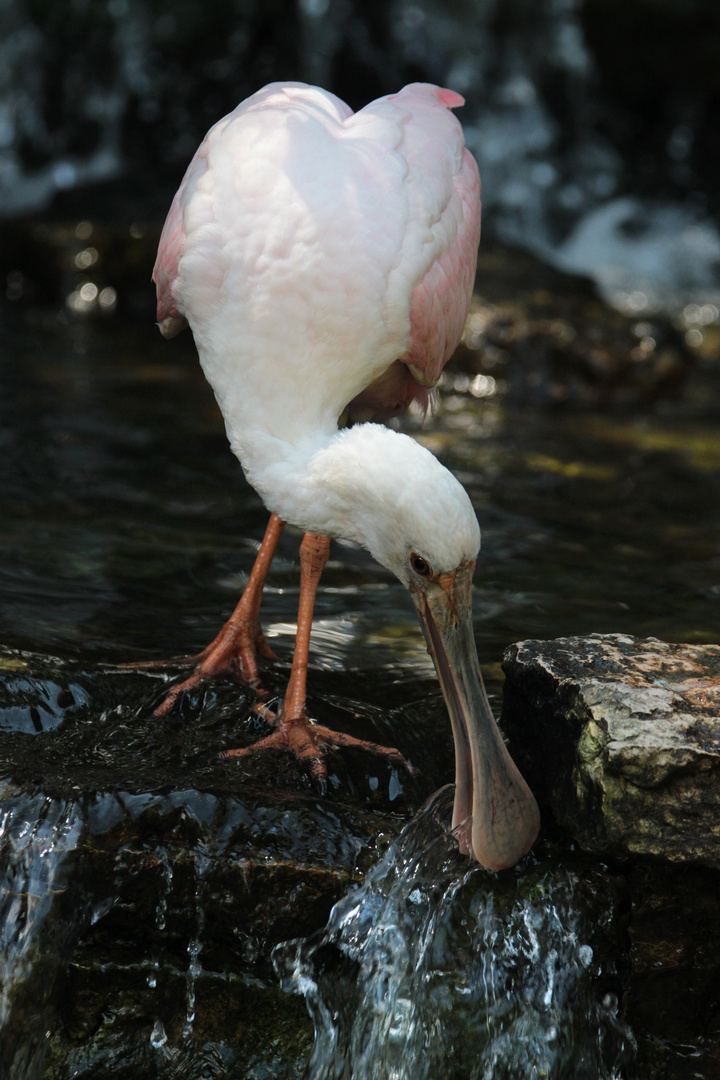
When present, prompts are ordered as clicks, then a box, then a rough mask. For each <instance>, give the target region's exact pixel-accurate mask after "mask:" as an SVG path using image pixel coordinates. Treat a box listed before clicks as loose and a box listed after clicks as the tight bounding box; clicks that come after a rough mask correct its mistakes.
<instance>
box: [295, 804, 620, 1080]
mask: <svg viewBox="0 0 720 1080" xmlns="http://www.w3.org/2000/svg"><path fill="white" fill-rule="evenodd" d="M451 805H452V792H451V791H449V790H448V789H442V790H441V791H440V792H439V793H438V794H437V795H436V796H434V797H433V799H432V800H431V801H430V803H429V804H428V805H427V806H426V807H425V808H423V810H422V811H421V812H420V814H418V815H417V817H416V818H415V819H414V820H413V822H412V823H411V824H410V825H409V826H408V827H407V828H406V829H405V830H404V831H403V833H402V834H401V836H400V837H399V839H398V840H397V841H396V843H395V844H394V845H393V846H392V848H391V849H390V850H389V851H388V852H387V853H386V855H385V856H384V857H383V858H382V859H381V860H380V862H379V863H378V864H377V865H376V866H375V867H373V869H372V870H371V871H370V873H369V874H368V875H367V877H366V878H365V880H364V882H363V883H362V885H359V886H357V887H356V888H355V889H353V890H352V891H351V892H349V893H348V895H347V896H346V897H345V898H344V899H343V900H342V901H341V902H340V903H339V904H337V905H336V906H335V908H334V909H333V911H332V914H331V916H330V919H329V921H328V924H327V926H326V928H325V930H324V931H322V932H321V933H318V934H316V935H315V936H314V937H313V938H311V939H308V940H305V941H301V942H299V943H292V942H291V943H288V944H286V945H281V946H278V948H276V950H275V954H274V955H275V966H276V969H277V970H278V972H279V974H280V975H281V977H282V979H283V986H284V987H285V988H286V989H288V990H291V991H293V992H295V993H298V994H302V995H303V996H304V997H305V1000H306V1002H307V1006H308V1009H309V1011H310V1014H311V1016H312V1018H313V1023H314V1025H315V1045H314V1049H313V1053H312V1056H311V1059H310V1062H309V1065H308V1070H307V1073H306V1076H307V1078H308V1080H339V1078H340V1077H343V1076H345V1077H347V1076H351V1077H353V1078H355V1080H371V1078H372V1080H425V1078H428V1080H430V1078H434V1077H438V1076H442V1077H447V1078H448V1080H450V1078H454V1077H457V1078H458V1080H459V1078H460V1077H464V1078H465V1077H466V1078H470V1080H480V1078H482V1080H498V1078H507V1080H510V1078H517V1080H521V1078H523V1080H528V1078H535V1077H547V1078H548V1080H562V1078H569V1077H573V1080H617V1078H618V1077H620V1075H621V1072H620V1070H621V1068H622V1066H623V1064H627V1063H628V1062H629V1061H630V1060H631V1058H632V1053H633V1049H634V1045H633V1036H632V1034H631V1032H630V1031H629V1030H628V1028H627V1027H626V1025H625V1024H624V1023H623V1022H622V1021H621V1020H620V1019H619V1017H618V990H619V985H620V984H619V980H618V972H617V967H616V960H615V958H614V956H613V952H612V946H613V944H615V946H616V945H617V943H612V942H611V941H610V940H608V939H609V937H610V935H609V934H608V927H612V925H613V914H614V913H613V905H614V904H617V898H616V897H613V896H612V895H610V894H609V890H608V888H607V883H606V882H605V881H604V880H603V878H602V875H599V874H597V872H596V871H593V870H592V869H591V868H590V867H589V866H586V867H584V868H581V867H580V866H578V864H577V863H576V864H575V866H573V867H570V866H568V865H565V864H564V863H563V860H562V858H558V857H557V855H556V856H555V858H548V856H547V853H546V852H542V853H540V854H536V855H535V856H533V857H531V858H529V859H526V860H525V861H524V863H523V865H522V866H520V867H519V868H517V869H516V870H515V871H514V872H513V873H508V874H503V875H500V876H498V875H495V874H492V873H488V872H486V871H483V870H482V869H480V868H479V867H477V866H476V867H473V868H471V869H468V866H467V863H466V862H465V861H464V860H463V859H462V858H461V857H460V856H459V855H458V854H457V852H456V851H453V846H452V844H450V843H449V842H448V835H447V824H448V820H449V817H450V813H451ZM603 939H605V940H603ZM608 956H609V958H608Z"/></svg>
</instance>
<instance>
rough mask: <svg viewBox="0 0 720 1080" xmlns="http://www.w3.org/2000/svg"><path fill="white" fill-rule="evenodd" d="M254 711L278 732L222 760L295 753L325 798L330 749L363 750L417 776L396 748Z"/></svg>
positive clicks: (257, 708) (262, 709)
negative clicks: (276, 752)
mask: <svg viewBox="0 0 720 1080" xmlns="http://www.w3.org/2000/svg"><path fill="white" fill-rule="evenodd" d="M254 711H255V712H256V713H257V714H258V715H259V716H262V718H263V719H264V720H266V721H267V722H268V723H270V724H272V725H273V728H274V730H273V731H272V732H271V733H270V734H269V735H266V736H265V738H263V739H260V740H258V742H256V743H253V744H252V745H251V746H246V747H243V748H242V749H239V750H222V751H220V753H219V754H218V759H219V760H220V761H229V760H233V761H237V760H240V759H242V758H248V757H250V756H251V755H252V754H256V753H261V752H263V751H265V750H282V751H284V752H285V753H289V754H292V755H293V757H295V758H297V760H298V761H299V762H300V763H301V764H302V765H303V766H304V767H305V769H306V770H307V772H308V774H309V776H310V779H311V780H312V782H313V785H314V786H315V787H316V788H317V789H318V791H319V793H320V794H321V795H325V794H327V783H328V776H327V766H326V764H325V753H326V752H327V751H328V750H341V749H348V748H350V749H354V750H363V751H364V752H365V753H367V754H373V755H374V756H376V757H381V758H384V759H385V760H386V761H388V762H390V764H391V765H394V766H395V767H396V768H402V769H404V770H405V771H406V772H407V773H409V775H410V776H414V775H415V770H414V769H413V767H412V766H411V765H410V764H409V762H407V761H406V760H405V758H404V757H403V755H402V754H401V753H400V751H399V750H397V749H396V748H395V747H394V746H381V745H380V744H379V743H375V742H370V741H369V740H367V739H358V738H356V737H355V736H354V735H348V734H347V732H344V731H333V730H332V729H331V728H328V727H325V725H324V724H318V723H316V722H315V721H314V720H309V719H308V718H307V717H306V716H300V717H296V718H294V719H285V718H284V717H282V715H281V714H278V713H274V712H273V711H272V710H271V709H270V708H268V706H266V705H262V704H257V705H256V706H255V709H254Z"/></svg>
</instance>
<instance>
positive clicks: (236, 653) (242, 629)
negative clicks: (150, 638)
mask: <svg viewBox="0 0 720 1080" xmlns="http://www.w3.org/2000/svg"><path fill="white" fill-rule="evenodd" d="M258 655H260V656H263V657H265V658H266V659H267V660H277V657H276V655H275V653H274V652H273V651H272V649H271V648H270V646H269V645H268V643H267V641H266V640H265V636H264V634H263V632H262V630H261V628H260V621H259V619H253V620H248V621H246V622H242V623H241V624H240V625H238V624H237V623H235V624H234V625H233V620H232V619H230V620H229V621H228V622H226V623H225V625H224V626H223V628H222V630H221V631H220V633H219V634H218V635H217V637H216V638H215V640H214V641H212V642H211V643H210V644H209V645H208V646H207V648H205V649H203V651H202V652H201V653H198V654H197V655H196V656H187V657H184V658H182V659H180V660H175V661H172V662H173V663H179V664H183V665H185V664H192V665H194V670H193V671H192V672H191V673H190V675H188V677H187V678H186V679H183V680H182V682H179V683H177V684H176V685H175V686H173V687H172V688H171V689H170V690H169V691H168V693H167V694H166V696H165V697H164V698H163V700H162V701H161V702H160V704H159V705H158V706H157V707H156V708H155V709H154V710H153V716H167V714H168V713H169V712H170V711H171V709H172V707H173V705H174V704H175V702H176V701H177V699H178V698H179V697H180V696H181V695H182V694H184V693H186V691H188V690H193V689H195V688H196V687H198V686H201V685H202V684H203V683H205V682H208V681H209V680H211V679H229V680H231V681H232V682H239V683H243V684H244V685H245V686H249V687H250V688H251V689H253V690H254V691H255V693H256V694H257V695H258V696H260V697H262V696H263V694H264V691H263V689H262V684H261V681H260V672H259V668H258ZM167 664H168V662H167V661H165V660H148V661H141V662H139V663H133V664H123V665H122V667H123V668H125V670H132V671H152V670H157V669H159V668H163V667H167Z"/></svg>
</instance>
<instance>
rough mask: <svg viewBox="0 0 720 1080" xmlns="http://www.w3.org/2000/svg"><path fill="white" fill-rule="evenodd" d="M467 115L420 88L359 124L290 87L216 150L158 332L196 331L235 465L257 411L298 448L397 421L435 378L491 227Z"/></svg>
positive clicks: (189, 197)
mask: <svg viewBox="0 0 720 1080" xmlns="http://www.w3.org/2000/svg"><path fill="white" fill-rule="evenodd" d="M461 103H462V98H460V97H459V95H456V94H453V93H452V91H446V90H441V89H439V88H437V87H433V86H428V85H425V84H414V85H412V86H409V87H405V89H404V90H401V91H400V92H399V93H397V94H393V95H390V96H388V97H385V98H381V99H379V100H378V101H375V102H372V103H371V104H370V105H368V106H366V107H365V108H364V109H361V110H360V111H359V112H357V113H352V112H351V110H350V109H349V108H348V107H347V106H346V105H345V104H344V103H343V102H341V101H340V100H339V99H338V98H336V97H335V96H334V95H332V94H328V93H327V92H325V91H322V90H319V89H317V88H315V87H308V86H305V85H303V84H297V83H295V84H277V83H276V84H272V85H270V86H268V87H265V88H264V89H263V90H261V91H259V92H258V93H257V94H255V95H253V96H252V97H251V98H248V99H247V101H245V102H243V103H242V104H241V105H239V106H238V108H237V109H235V111H234V112H232V113H230V114H229V115H228V116H227V117H225V118H224V119H223V120H221V121H219V123H218V124H216V125H215V126H214V127H213V128H212V129H211V130H210V132H209V133H208V135H207V136H206V138H205V140H204V141H203V143H202V145H201V147H200V148H199V150H198V152H197V153H196V155H195V157H194V158H193V161H192V162H191V164H190V166H189V168H188V171H187V173H186V176H185V179H184V180H183V183H182V185H181V187H180V189H179V190H178V193H177V195H176V197H175V200H174V202H173V205H172V208H171V211H170V213H169V215H168V219H167V222H166V224H165V229H164V231H163V235H162V238H161V243H160V249H159V252H158V259H157V263H156V266H155V271H154V275H153V276H154V280H155V281H156V283H157V289H158V321H159V322H160V324H161V328H164V330H165V332H166V333H172V332H175V331H176V330H177V329H180V328H181V327H182V325H184V320H187V321H188V322H189V323H190V325H191V327H192V329H193V333H194V335H195V339H196V342H197V345H198V350H199V353H200V358H201V362H202V363H203V366H204V368H205V372H206V374H207V376H208V379H209V381H210V382H211V384H212V385H213V388H214V390H215V393H216V395H217V397H218V400H219V403H220V406H221V408H222V410H223V413H224V415H225V419H226V423H227V427H228V433H229V435H230V438H231V442H232V443H233V446H234V448H235V449H236V451H238V450H241V446H240V443H241V442H242V439H241V436H240V432H241V429H242V428H243V426H244V425H246V424H247V422H248V419H247V418H248V416H250V415H254V416H257V415H258V410H259V409H262V411H263V412H264V413H265V419H264V423H266V424H267V425H268V429H269V430H272V433H273V434H276V435H281V436H282V437H284V438H286V439H289V440H290V441H292V440H293V439H298V438H302V437H303V435H304V433H306V432H307V431H310V430H318V429H319V428H323V429H327V430H330V429H331V428H332V427H334V425H335V424H336V422H337V418H338V416H339V415H340V413H341V412H342V411H343V409H345V408H346V407H347V406H348V405H350V404H351V403H352V402H353V401H355V403H356V409H357V412H358V413H362V415H363V416H365V417H369V416H370V415H372V414H373V413H374V414H379V415H388V414H390V413H392V412H393V411H395V410H396V409H397V408H398V407H401V406H403V405H406V404H407V403H408V402H409V401H410V400H411V399H412V398H413V397H422V394H423V386H431V385H433V384H434V383H435V382H436V381H437V379H438V378H439V375H440V372H441V371H442V366H443V364H444V363H445V362H446V360H447V358H448V356H449V355H450V353H451V352H452V351H453V350H454V349H455V347H456V345H457V343H458V341H459V338H460V335H461V333H462V327H463V323H464V320H465V315H466V312H467V306H468V303H469V298H470V294H471V290H472V284H473V279H474V271H475V260H476V253H477V245H478V240H479V228H480V214H479V209H480V207H479V178H478V173H477V167H476V165H475V162H474V161H473V159H472V157H471V156H470V155H469V153H468V152H467V151H466V150H465V149H464V140H463V136H462V130H461V128H460V125H459V124H458V122H457V120H456V119H455V117H454V116H453V115H452V113H451V112H450V111H449V109H450V108H451V107H453V106H455V105H458V104H461ZM408 365H411V366H408ZM310 387H311V388H312V391H311V392H310V393H309V392H308V388H310ZM270 401H272V406H271V407H269V402H270ZM241 456H242V454H241Z"/></svg>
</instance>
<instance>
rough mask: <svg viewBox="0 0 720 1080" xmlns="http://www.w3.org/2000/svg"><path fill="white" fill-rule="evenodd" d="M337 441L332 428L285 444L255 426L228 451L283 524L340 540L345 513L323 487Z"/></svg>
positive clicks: (344, 529) (339, 501)
mask: <svg viewBox="0 0 720 1080" xmlns="http://www.w3.org/2000/svg"><path fill="white" fill-rule="evenodd" d="M339 436H340V432H339V431H338V430H337V428H333V429H329V430H325V431H319V432H315V433H314V434H313V435H312V436H310V437H307V438H304V439H299V440H295V441H293V442H290V441H286V440H284V439H281V438H279V437H278V436H277V435H275V434H271V433H270V432H268V431H267V429H265V428H263V427H262V426H260V425H256V426H251V427H248V428H245V429H244V430H243V431H242V433H240V434H237V435H234V436H233V438H232V449H233V451H234V452H235V454H236V455H237V456H238V458H239V459H240V462H241V464H242V467H243V470H244V472H245V475H246V477H247V479H248V481H249V483H250V484H251V485H252V486H253V487H254V488H255V490H256V491H257V493H258V494H259V495H260V498H261V499H262V500H263V502H264V503H265V505H266V506H267V508H268V509H269V510H271V511H273V512H274V513H276V514H277V515H278V516H279V517H281V518H282V519H283V521H287V522H288V523H289V524H291V525H296V526H297V527H298V528H301V529H303V530H305V531H306V532H317V533H323V534H325V535H327V536H343V535H346V534H347V532H348V527H347V521H346V513H345V510H346V508H345V507H344V506H343V500H342V499H341V498H338V495H337V492H336V491H335V490H334V488H333V485H332V484H329V483H328V471H329V472H330V473H331V472H332V464H331V462H332V459H333V458H334V457H335V446H336V443H337V439H338V437H339ZM318 461H322V463H323V467H322V468H321V469H318V468H317V465H318ZM328 467H329V468H328Z"/></svg>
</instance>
